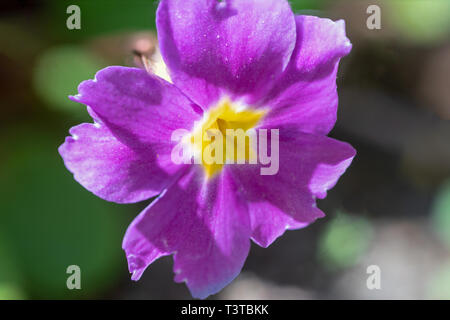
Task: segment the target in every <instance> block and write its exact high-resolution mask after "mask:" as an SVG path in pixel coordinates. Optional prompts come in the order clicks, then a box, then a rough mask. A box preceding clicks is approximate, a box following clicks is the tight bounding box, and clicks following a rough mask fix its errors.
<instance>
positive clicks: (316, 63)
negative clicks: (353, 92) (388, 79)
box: [59, 0, 355, 298]
mask: <svg viewBox="0 0 450 320" xmlns="http://www.w3.org/2000/svg"><path fill="white" fill-rule="evenodd" d="M156 25H157V31H158V39H159V46H160V50H161V55H162V57H163V59H164V62H165V64H166V66H167V70H168V74H169V75H170V81H166V80H163V79H162V78H159V77H158V76H156V75H154V74H149V73H147V72H146V71H145V70H141V69H137V68H127V67H108V68H106V69H103V70H101V71H99V72H98V73H97V74H96V77H95V79H94V80H87V81H84V82H82V83H81V84H80V86H79V87H78V91H79V94H78V95H76V96H73V97H71V99H73V100H74V101H77V102H80V103H83V104H85V105H87V106H88V111H89V113H90V115H91V116H92V118H93V119H94V121H95V122H94V123H93V124H88V123H83V124H81V125H78V126H76V127H73V128H72V129H71V130H70V134H71V136H70V137H67V138H66V141H65V142H64V144H63V145H61V146H60V148H59V152H60V154H61V156H62V157H63V159H64V162H65V165H66V167H67V168H68V169H69V170H70V171H71V172H72V173H73V174H74V177H75V180H76V181H78V182H79V183H80V184H81V185H83V186H84V187H85V188H86V189H88V190H89V191H91V192H93V193H94V194H95V195H97V196H99V197H101V198H103V199H105V200H108V201H113V202H118V203H133V202H138V201H142V200H146V199H149V198H151V197H155V196H158V197H157V199H156V200H154V201H153V202H152V203H151V204H150V205H149V206H148V207H147V208H146V209H144V210H143V211H142V212H141V213H140V214H139V216H138V217H137V218H136V219H135V220H134V221H133V222H132V224H131V225H130V226H129V228H128V230H127V232H126V234H125V238H124V241H123V249H124V250H125V253H126V257H127V260H128V265H129V270H130V272H131V273H132V279H133V280H138V279H139V278H140V277H141V276H142V274H143V272H144V270H145V269H146V268H147V267H148V266H149V265H150V264H151V263H152V262H153V261H155V260H156V259H158V258H160V257H162V256H167V255H172V256H173V260H174V272H175V274H176V276H175V281H177V282H186V284H187V286H188V288H189V289H190V291H191V293H192V295H193V296H194V297H199V298H205V297H207V296H208V295H211V294H214V293H217V292H218V291H220V290H221V289H222V288H223V287H225V286H226V285H227V284H228V283H230V282H231V281H232V280H233V279H234V278H235V277H236V276H237V275H238V274H239V272H240V271H241V269H242V266H243V264H244V262H245V259H246V257H247V255H248V252H249V248H250V240H252V241H253V242H255V243H256V244H258V245H260V246H262V247H267V246H269V245H270V244H271V243H272V242H273V241H275V239H276V238H278V237H279V236H281V235H282V234H283V233H284V232H285V230H287V229H299V228H303V227H305V226H307V225H308V224H310V223H312V222H313V221H315V220H316V219H317V218H320V217H323V216H324V214H323V212H322V211H321V210H319V209H318V208H317V207H316V199H317V198H320V199H321V198H324V197H325V196H326V192H327V190H329V189H330V188H332V187H333V186H334V185H335V184H336V182H337V180H338V179H339V177H340V176H341V175H342V174H343V173H344V171H345V170H346V168H347V167H348V166H349V165H350V163H351V161H352V159H353V157H354V156H355V150H354V149H353V148H352V147H351V146H350V145H349V144H347V143H344V142H340V141H336V140H334V139H331V138H329V137H327V136H326V135H327V134H328V133H329V132H330V130H331V129H332V128H333V126H334V123H335V121H336V111H337V104H338V97H337V91H336V73H337V68H338V63H339V59H340V58H341V57H343V56H345V55H347V54H348V53H349V52H350V50H351V43H350V41H349V40H348V39H347V37H346V35H345V26H344V22H343V21H337V22H333V21H331V20H329V19H322V18H318V17H313V16H302V15H295V14H294V13H293V12H292V10H291V8H290V6H289V4H288V2H287V1H285V0H264V1H263V0H226V1H217V0H195V1H194V0H189V1H188V0H161V1H160V3H159V7H158V10H157V18H156ZM179 129H183V130H185V131H186V132H188V133H189V135H187V137H190V138H185V139H182V141H183V144H184V145H186V144H187V145H188V146H189V148H190V150H192V151H193V153H200V154H202V151H204V150H206V148H207V147H208V146H209V145H210V144H211V143H212V141H210V140H208V138H207V135H204V133H206V132H207V131H208V130H210V129H216V130H218V132H222V133H224V132H225V131H226V129H242V130H246V131H247V130H250V129H252V130H256V131H258V130H263V129H266V132H267V133H268V134H269V136H270V139H272V138H274V137H275V136H276V138H277V140H276V142H277V144H276V145H274V146H275V147H276V148H278V154H279V159H277V160H278V166H279V168H276V170H275V171H274V172H272V173H270V174H261V168H262V167H264V165H263V164H261V163H260V162H259V161H258V162H257V163H256V164H255V163H252V164H250V163H248V162H249V160H251V158H252V156H251V154H256V153H255V151H256V150H253V149H252V150H250V149H249V148H248V147H246V151H245V153H244V154H243V160H245V163H244V164H242V163H239V162H238V163H237V164H236V163H235V164H228V162H227V161H225V162H224V163H213V164H210V163H206V162H205V161H199V162H198V161H197V162H192V163H188V162H182V163H179V162H176V161H173V157H172V153H173V150H174V148H175V147H176V146H177V145H178V144H179V143H180V141H176V140H174V139H173V132H175V131H176V130H179ZM196 136H198V137H199V139H197V142H193V141H194V140H195V139H194V138H195V137H196ZM271 141H273V140H271ZM233 143H234V140H233ZM267 144H268V145H269V147H268V149H269V150H267V151H268V153H267V155H269V154H270V153H271V151H272V152H275V147H274V146H272V144H270V143H267ZM235 149H238V148H236V147H235ZM216 151H217V152H219V151H220V150H216ZM229 151H230V150H228V149H227V150H225V154H224V155H223V156H221V157H223V160H230V159H229V157H228V152H229ZM235 151H238V150H235ZM241 160H242V159H241Z"/></svg>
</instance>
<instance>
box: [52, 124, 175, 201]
mask: <svg viewBox="0 0 450 320" xmlns="http://www.w3.org/2000/svg"><path fill="white" fill-rule="evenodd" d="M70 133H71V135H72V136H71V137H67V138H66V141H65V142H64V143H63V144H62V145H61V146H60V147H59V149H58V150H59V153H60V154H61V156H62V158H63V159H64V163H65V165H66V167H67V169H68V170H69V171H70V172H72V173H73V174H74V177H75V180H76V181H78V182H79V183H80V184H81V185H83V186H84V187H85V188H86V189H88V190H89V191H91V192H93V193H94V194H95V195H97V196H99V197H100V198H103V199H105V200H108V201H114V202H119V203H130V202H137V201H142V200H145V199H148V198H151V197H154V196H155V195H157V194H158V193H160V192H161V190H162V189H163V188H164V187H165V186H166V185H167V184H168V183H170V179H171V178H170V177H169V175H168V174H167V173H165V172H164V171H163V170H161V169H160V168H159V167H158V166H157V165H156V161H155V159H154V155H152V154H151V153H150V152H148V153H136V152H135V151H134V150H133V149H131V148H129V147H128V146H126V145H125V144H123V143H121V142H120V141H119V140H117V138H116V137H114V136H113V135H112V134H111V132H110V131H109V130H108V128H106V127H105V126H104V125H101V124H99V123H96V124H90V123H83V124H81V125H78V126H76V127H73V128H72V129H70Z"/></svg>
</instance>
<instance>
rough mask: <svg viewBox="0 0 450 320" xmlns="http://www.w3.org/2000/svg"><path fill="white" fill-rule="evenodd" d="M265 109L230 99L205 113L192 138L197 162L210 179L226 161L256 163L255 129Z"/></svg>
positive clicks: (191, 142)
mask: <svg viewBox="0 0 450 320" xmlns="http://www.w3.org/2000/svg"><path fill="white" fill-rule="evenodd" d="M265 114H266V111H265V110H256V109H248V108H244V107H242V106H240V105H237V104H233V103H232V102H231V101H230V100H228V99H223V100H221V101H220V102H219V103H218V104H217V105H216V106H214V107H213V108H211V109H210V110H208V111H207V112H205V114H204V116H203V120H202V121H201V122H200V123H199V124H197V125H196V126H195V128H194V130H193V131H192V133H191V135H190V136H189V137H188V138H189V143H190V144H191V146H192V149H193V151H194V155H195V162H196V163H201V164H202V165H203V168H204V170H205V174H206V177H207V178H211V177H213V176H214V175H215V174H217V173H218V172H220V170H222V167H223V166H224V164H226V163H239V164H241V163H247V162H249V163H256V158H257V155H256V143H257V137H256V132H255V130H253V129H254V128H255V127H256V125H257V124H258V122H259V121H260V120H261V118H262V117H263V116H264V115H265Z"/></svg>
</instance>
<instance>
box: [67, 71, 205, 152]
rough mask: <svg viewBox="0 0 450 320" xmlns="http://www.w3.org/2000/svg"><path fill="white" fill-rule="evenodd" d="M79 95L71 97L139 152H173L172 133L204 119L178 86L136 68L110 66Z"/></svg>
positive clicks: (88, 82)
mask: <svg viewBox="0 0 450 320" xmlns="http://www.w3.org/2000/svg"><path fill="white" fill-rule="evenodd" d="M78 92H79V94H78V95H76V96H73V97H71V98H72V99H73V100H74V101H77V102H80V103H83V104H86V105H87V106H89V108H90V114H91V115H94V118H96V119H97V118H98V119H100V120H101V122H102V123H103V124H104V125H105V126H106V127H108V129H109V130H110V131H111V133H112V134H113V135H114V136H115V137H117V139H119V140H120V141H121V142H123V143H125V144H127V145H128V146H130V147H131V148H133V149H136V150H139V149H148V148H151V149H152V150H154V151H155V153H157V151H158V150H157V149H158V148H159V147H161V148H163V149H165V150H166V151H167V149H170V150H171V147H172V146H173V145H174V142H172V141H171V135H172V132H173V131H174V130H176V129H187V130H191V129H192V128H193V126H194V121H197V120H200V119H201V114H199V113H201V109H200V108H199V107H198V106H196V105H195V104H194V103H193V102H192V101H191V100H189V99H188V98H187V97H186V96H185V95H184V94H182V93H181V92H180V91H179V90H178V89H177V88H176V87H175V86H173V85H172V84H170V83H168V82H167V81H165V80H163V79H160V78H157V77H155V76H152V75H149V74H148V73H147V72H145V71H144V70H141V69H137V68H127V67H107V68H105V69H103V70H100V71H99V72H97V74H96V76H95V79H94V80H87V81H83V82H82V83H81V84H80V85H79V87H78ZM167 146H169V148H167ZM160 155H161V154H160ZM168 156H170V152H169V154H168Z"/></svg>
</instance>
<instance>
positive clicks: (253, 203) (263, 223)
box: [232, 133, 355, 247]
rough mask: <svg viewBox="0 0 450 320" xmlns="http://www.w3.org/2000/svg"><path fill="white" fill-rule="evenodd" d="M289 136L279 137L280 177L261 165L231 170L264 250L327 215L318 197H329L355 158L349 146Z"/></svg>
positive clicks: (306, 136) (307, 136)
mask: <svg viewBox="0 0 450 320" xmlns="http://www.w3.org/2000/svg"><path fill="white" fill-rule="evenodd" d="M280 134H281V133H280ZM288 136H289V139H282V137H281V136H280V143H279V171H278V173H277V174H275V175H260V166H257V165H246V166H242V165H234V166H232V167H233V168H232V174H233V176H234V177H235V179H236V180H238V179H239V181H240V182H241V184H242V189H241V191H242V192H243V194H244V197H245V198H246V200H247V202H248V210H249V214H250V219H251V226H252V239H253V240H254V241H255V242H256V243H257V244H258V245H260V246H263V247H267V246H269V245H270V244H271V243H272V242H273V241H274V240H275V239H276V238H277V237H279V236H281V235H282V234H283V233H284V231H285V230H286V229H298V228H302V227H305V226H307V225H308V224H310V223H311V222H313V221H315V220H316V219H317V218H320V217H323V216H324V214H323V212H322V211H321V210H319V209H318V208H317V207H316V203H315V199H316V198H324V197H325V196H326V192H327V190H329V189H331V188H332V187H333V186H334V185H335V184H336V182H337V180H338V179H339V177H340V176H341V175H342V174H343V173H344V171H345V170H346V169H347V167H348V166H349V165H350V163H351V161H352V159H353V157H354V156H355V150H354V149H353V148H352V147H351V146H350V145H349V144H347V143H344V142H340V141H337V140H334V139H331V138H328V137H324V136H315V135H311V134H304V133H296V134H293V133H292V134H290V135H288ZM269 141H270V140H269ZM270 152H271V151H269V154H270Z"/></svg>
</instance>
